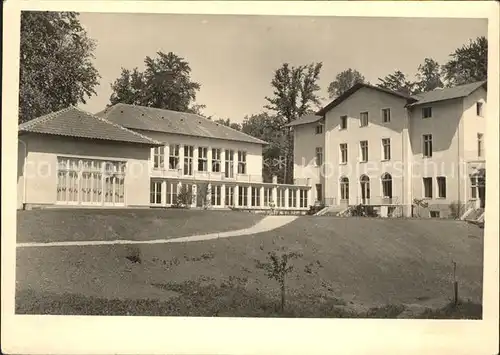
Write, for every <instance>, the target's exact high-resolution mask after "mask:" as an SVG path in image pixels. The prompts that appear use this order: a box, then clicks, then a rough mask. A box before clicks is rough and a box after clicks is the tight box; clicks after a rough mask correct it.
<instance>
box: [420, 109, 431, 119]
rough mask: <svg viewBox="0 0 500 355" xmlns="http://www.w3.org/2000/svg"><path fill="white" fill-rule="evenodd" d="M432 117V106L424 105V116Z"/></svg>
mask: <svg viewBox="0 0 500 355" xmlns="http://www.w3.org/2000/svg"><path fill="white" fill-rule="evenodd" d="M431 117H432V107H423V108H422V118H431Z"/></svg>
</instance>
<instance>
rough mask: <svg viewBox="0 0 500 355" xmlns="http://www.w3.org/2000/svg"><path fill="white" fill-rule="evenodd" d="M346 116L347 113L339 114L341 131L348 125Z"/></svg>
mask: <svg viewBox="0 0 500 355" xmlns="http://www.w3.org/2000/svg"><path fill="white" fill-rule="evenodd" d="M348 121H349V119H348V117H347V115H343V116H340V123H339V130H341V131H343V130H346V129H347V127H348ZM344 123H345V125H344Z"/></svg>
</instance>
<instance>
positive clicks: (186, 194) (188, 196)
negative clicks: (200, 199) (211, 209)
mask: <svg viewBox="0 0 500 355" xmlns="http://www.w3.org/2000/svg"><path fill="white" fill-rule="evenodd" d="M192 203H193V192H192V191H191V189H189V188H188V187H187V185H182V186H181V189H180V191H179V193H178V194H177V199H176V201H175V205H174V207H177V208H189V207H190V206H191V204H192Z"/></svg>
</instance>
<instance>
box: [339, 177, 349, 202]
mask: <svg viewBox="0 0 500 355" xmlns="http://www.w3.org/2000/svg"><path fill="white" fill-rule="evenodd" d="M340 199H341V200H349V179H348V178H346V177H342V178H341V179H340Z"/></svg>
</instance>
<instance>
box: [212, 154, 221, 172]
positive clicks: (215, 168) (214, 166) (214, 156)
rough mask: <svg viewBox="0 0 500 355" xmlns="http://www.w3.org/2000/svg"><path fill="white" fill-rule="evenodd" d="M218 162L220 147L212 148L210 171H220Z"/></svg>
mask: <svg viewBox="0 0 500 355" xmlns="http://www.w3.org/2000/svg"><path fill="white" fill-rule="evenodd" d="M220 164H221V162H220V149H218V148H212V171H213V172H214V173H220V168H221V165H220Z"/></svg>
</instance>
